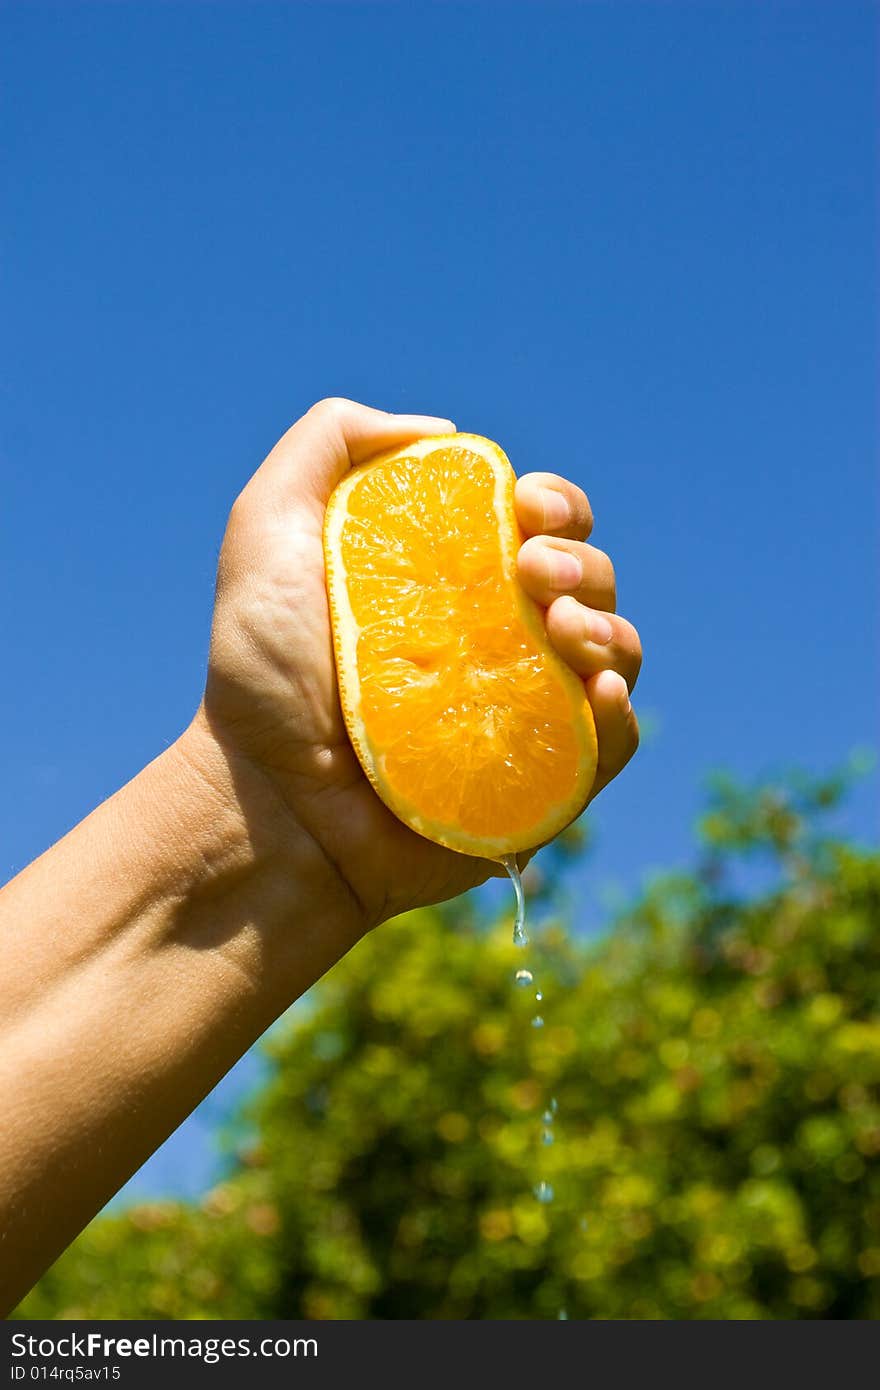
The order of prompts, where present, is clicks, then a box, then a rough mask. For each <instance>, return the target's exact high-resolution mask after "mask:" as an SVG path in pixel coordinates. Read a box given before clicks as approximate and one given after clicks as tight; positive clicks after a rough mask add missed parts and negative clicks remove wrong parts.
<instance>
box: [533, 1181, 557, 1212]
mask: <svg viewBox="0 0 880 1390" xmlns="http://www.w3.org/2000/svg"><path fill="white" fill-rule="evenodd" d="M532 1190H533V1192H534V1194H535V1196H536V1197H537V1199H538V1201H539V1202H541V1203H543V1205H544V1206H546V1205H547V1203H548V1202H552V1201H553V1197H554V1195H555V1194H554V1192H553V1188H552V1187H551V1186H550V1184H549V1182H539V1183H535V1186H534V1188H533V1189H532Z"/></svg>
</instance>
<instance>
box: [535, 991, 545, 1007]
mask: <svg viewBox="0 0 880 1390" xmlns="http://www.w3.org/2000/svg"><path fill="white" fill-rule="evenodd" d="M543 998H544V996H543V994H542V993H541V991H540V990H539V989H538V990H535V1000H536V1001H537V1003H539V1004H540V1002H541V1000H542V999H543Z"/></svg>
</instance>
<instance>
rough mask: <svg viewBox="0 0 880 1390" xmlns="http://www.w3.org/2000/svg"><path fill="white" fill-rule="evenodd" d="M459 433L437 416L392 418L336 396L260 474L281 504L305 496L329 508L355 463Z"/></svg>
mask: <svg viewBox="0 0 880 1390" xmlns="http://www.w3.org/2000/svg"><path fill="white" fill-rule="evenodd" d="M454 433H455V425H454V424H453V423H452V421H451V420H445V419H440V418H438V417H437V416H435V415H390V414H389V413H388V412H387V411H385V410H374V409H373V408H372V406H368V405H360V404H359V403H358V402H357V401H348V400H345V399H343V398H342V397H339V396H332V397H330V398H329V399H328V400H324V401H319V402H318V404H317V405H313V406H312V408H311V410H309V411H307V412H306V414H305V415H303V417H302V419H300V420H297V422H296V424H295V425H293V426H292V427H291V428H290V429H289V430H288V431H287V433H286V434H285V435H283V436H282V438H281V439H279V441H278V443H277V444H276V445H275V448H274V449H273V450H272V452H271V453H270V454H269V457H268V458H267V459H266V462H265V463H264V464H263V466H262V467H261V468H260V470H259V473H260V475H263V476H262V477H261V481H264V482H266V483H270V482H271V484H272V487H273V490H274V489H276V488H277V489H279V490H280V495H279V500H283V501H287V502H288V503H289V502H291V501H295V500H298V499H299V498H301V497H302V496H303V494H304V493H305V494H307V495H309V496H310V497H311V498H312V499H314V500H317V501H319V502H321V503H322V504H325V503H326V502H327V499H328V498H329V496H330V494H331V492H332V491H333V489H334V487H335V486H336V484H337V483H338V482H339V480H340V478H341V477H342V476H343V474H344V473H347V472H348V469H349V468H350V467H351V465H352V464H353V463H362V462H363V461H364V460H365V459H368V458H371V457H372V456H373V455H374V454H380V453H382V452H383V451H384V450H385V449H393V448H398V447H399V446H400V445H401V444H406V443H407V442H408V441H409V440H412V439H420V438H423V437H424V436H425V435H432V434H438V435H439V434H454ZM276 495H278V494H276Z"/></svg>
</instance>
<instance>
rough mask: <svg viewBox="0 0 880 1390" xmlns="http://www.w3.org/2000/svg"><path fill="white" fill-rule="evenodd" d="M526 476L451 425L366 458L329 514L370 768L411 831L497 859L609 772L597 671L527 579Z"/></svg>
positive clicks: (340, 670)
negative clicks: (594, 705)
mask: <svg viewBox="0 0 880 1390" xmlns="http://www.w3.org/2000/svg"><path fill="white" fill-rule="evenodd" d="M515 481H516V479H515V476H514V472H513V469H512V468H511V466H510V463H509V462H508V460H507V457H506V455H505V454H504V453H503V451H502V450H501V449H500V448H499V447H498V445H497V444H493V443H492V441H491V440H489V439H483V438H481V437H480V436H479V435H473V434H452V435H440V436H433V437H431V438H427V439H420V440H417V441H416V442H415V443H412V444H407V445H406V446H405V447H404V448H401V449H396V450H394V451H392V452H389V453H386V454H382V455H380V456H379V457H377V458H375V459H371V460H369V461H368V462H367V463H363V464H360V465H358V466H357V467H355V468H352V469H351V471H350V472H349V473H347V474H346V475H345V477H344V478H343V479H342V481H341V482H340V483H339V485H338V486H337V488H336V489H335V491H334V493H333V495H332V497H331V498H330V502H329V504H328V506H327V514H326V518H325V521H324V557H325V565H326V572H327V589H328V595H329V600H330V613H331V619H332V625H333V644H334V651H335V656H336V670H337V674H338V679H339V693H340V700H341V704H342V710H343V714H344V716H345V723H346V727H347V729H348V733H349V737H350V739H351V742H352V745H353V746H354V749H355V752H356V753H357V756H358V758H359V760H360V763H361V766H362V767H363V769H364V772H365V773H366V775H367V777H368V778H369V779H370V781H371V783H372V784H373V786H374V788H375V789H376V791H377V792H378V794H379V796H380V797H381V798H382V800H383V801H384V802H385V804H386V805H387V806H389V807H390V808H391V810H392V811H394V813H395V814H396V815H397V816H398V817H399V818H400V820H402V821H404V822H405V824H406V825H408V826H410V827H411V829H413V830H416V831H418V833H419V834H420V835H424V836H426V837H427V838H428V839H429V840H436V841H438V842H439V843H440V844H442V845H447V846H448V847H449V848H450V849H455V850H459V851H461V852H462V853H465V854H474V855H480V856H483V857H484V858H487V859H497V858H500V857H501V856H502V855H505V854H512V853H515V852H516V851H517V850H523V849H532V848H534V847H535V846H536V845H538V844H542V843H543V842H544V841H546V840H549V839H551V838H552V837H553V836H554V835H555V834H557V833H558V832H559V831H560V830H562V829H563V827H564V826H566V825H567V824H568V823H569V821H570V820H572V818H573V817H574V816H576V815H577V814H578V812H579V811H580V810H581V809H582V807H583V805H584V803H585V801H586V799H587V796H588V793H589V789H590V787H591V786H592V783H593V779H594V777H595V773H596V731H595V726H594V723H593V717H592V712H591V710H590V706H589V703H588V701H587V699H586V696H585V693H584V686H583V682H582V681H581V680H580V679H579V677H578V676H576V675H575V674H574V672H573V671H572V670H571V669H570V667H568V666H567V665H566V664H565V662H564V661H563V660H562V659H561V657H559V656H558V655H557V654H556V652H555V651H554V650H553V648H552V647H551V645H550V642H549V639H548V638H547V635H546V632H545V628H544V618H543V612H542V610H541V608H540V607H539V606H538V605H537V604H536V603H535V602H533V600H532V599H530V598H529V597H528V596H527V595H526V593H525V592H524V590H523V588H522V586H521V585H520V583H519V580H518V579H517V576H516V555H517V551H518V549H519V546H520V545H521V543H522V535H521V533H520V530H519V526H518V523H517V520H516V515H515V512H514V505H513V489H514V484H515Z"/></svg>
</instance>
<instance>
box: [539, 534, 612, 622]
mask: <svg viewBox="0 0 880 1390" xmlns="http://www.w3.org/2000/svg"><path fill="white" fill-rule="evenodd" d="M517 573H518V575H519V580H520V583H521V584H522V586H523V588H524V589H525V591H526V593H527V594H528V595H529V596H530V597H531V598H533V599H534V600H535V601H536V603H540V604H542V605H543V606H544V607H545V608H548V607H549V606H550V604H551V603H552V602H553V600H554V599H557V598H559V596H560V594H571V595H572V596H573V597H574V598H576V599H577V600H578V602H579V603H585V604H586V605H587V607H589V608H601V609H602V610H603V611H604V612H605V613H613V612H614V610H615V605H616V600H617V595H616V591H615V582H614V566H613V565H612V563H611V561H610V560H609V558H608V556H607V555H606V554H605V552H604V550H597V548H596V547H595V546H594V545H583V544H582V543H581V542H579V541H567V540H563V539H562V538H561V537H556V536H530V537H529V539H528V540H527V541H524V542H523V544H522V545H521V546H520V549H519V555H518V556H517Z"/></svg>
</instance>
